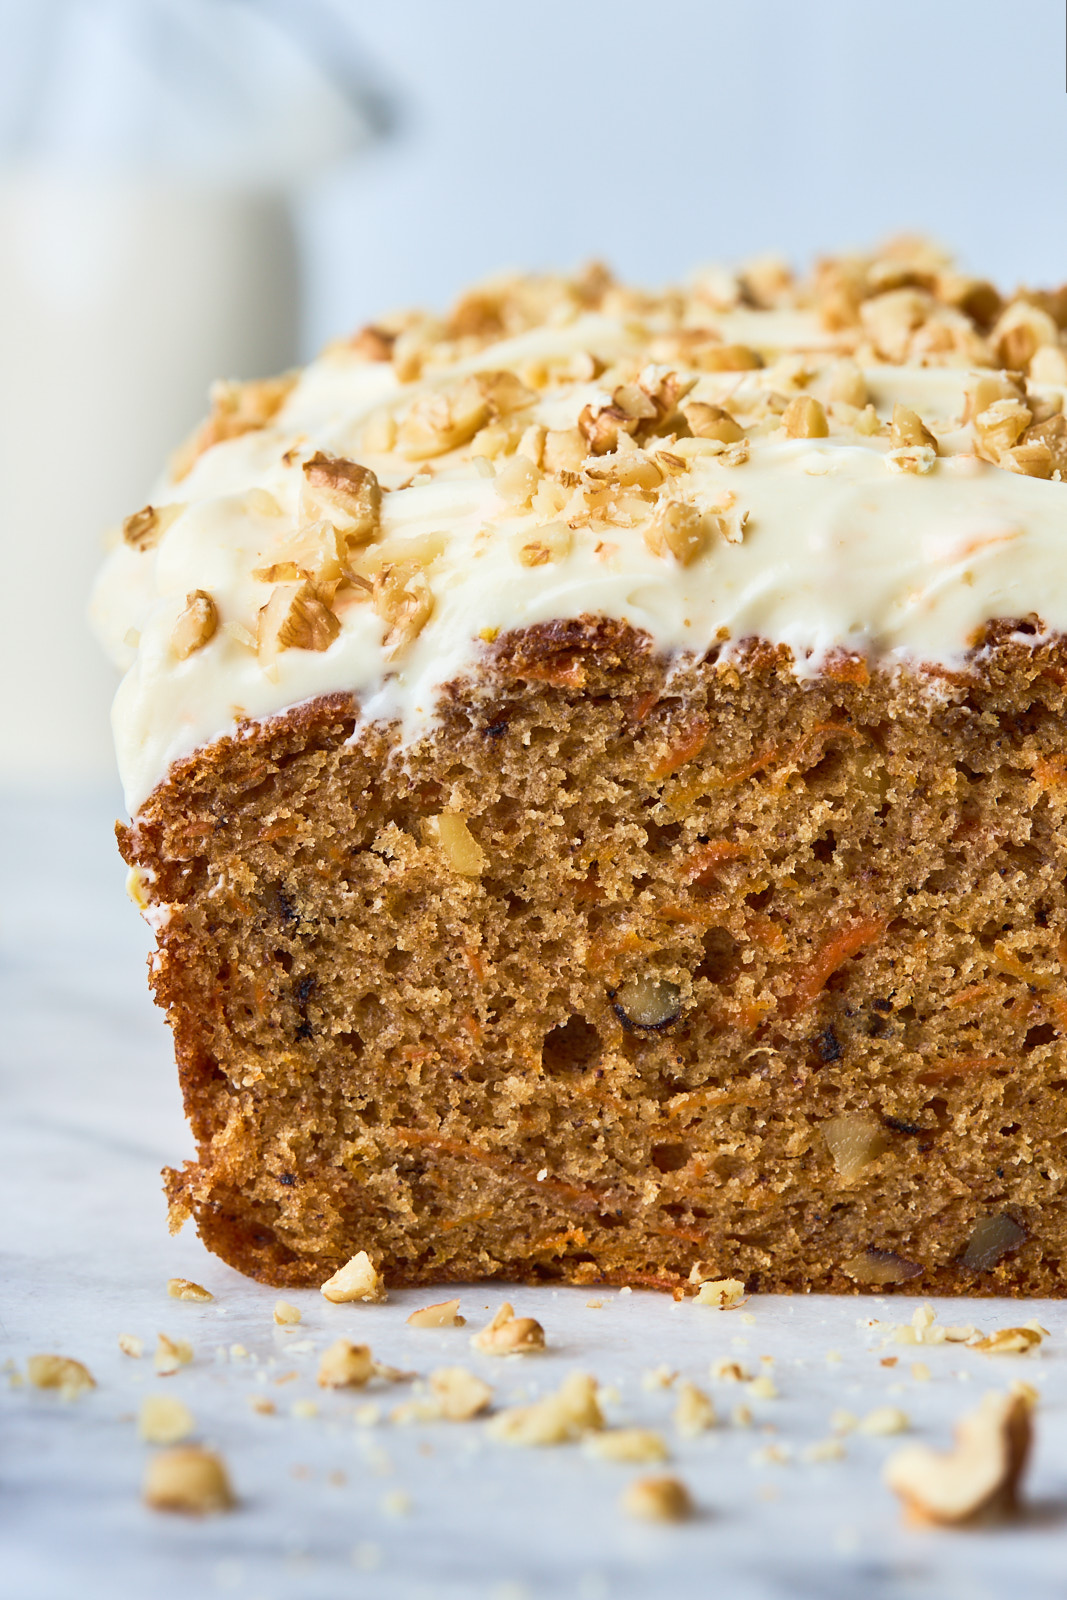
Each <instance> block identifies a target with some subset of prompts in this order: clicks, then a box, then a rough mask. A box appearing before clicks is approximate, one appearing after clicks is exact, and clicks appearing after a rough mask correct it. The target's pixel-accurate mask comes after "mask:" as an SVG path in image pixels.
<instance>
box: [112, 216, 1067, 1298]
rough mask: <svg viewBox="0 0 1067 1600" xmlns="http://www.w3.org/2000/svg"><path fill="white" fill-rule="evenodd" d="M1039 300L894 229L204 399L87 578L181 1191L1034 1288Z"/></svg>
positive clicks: (1059, 1250)
mask: <svg viewBox="0 0 1067 1600" xmlns="http://www.w3.org/2000/svg"><path fill="white" fill-rule="evenodd" d="M1065 327H1067V289H1060V290H1058V291H1053V292H1038V291H1020V292H1018V293H1016V294H1015V295H1014V297H1012V298H1010V299H1005V298H1002V296H1001V295H1000V294H999V293H998V292H997V290H996V289H995V288H993V286H992V285H991V284H989V283H987V282H984V281H981V280H979V279H976V278H972V277H968V276H965V275H963V274H962V273H960V272H959V271H957V270H956V269H955V268H954V267H953V265H952V264H951V262H950V261H948V260H947V259H946V258H945V257H944V256H942V255H941V254H940V253H939V252H937V251H936V250H935V249H933V248H932V247H931V246H929V245H927V244H923V243H920V242H916V241H915V240H904V241H900V242H897V243H895V244H894V245H892V246H890V247H887V248H886V249H885V250H884V251H882V252H881V253H879V254H877V255H874V256H871V257H858V256H857V257H851V256H850V257H845V258H836V259H830V260H825V261H822V262H820V263H819V264H818V265H817V266H816V268H815V270H814V272H813V273H812V274H811V275H810V277H808V278H805V279H797V278H794V276H793V275H792V274H791V273H790V272H789V270H787V268H786V267H785V266H784V265H783V264H781V263H780V262H777V261H773V260H761V261H758V262H755V263H752V264H750V265H749V266H748V267H746V268H744V269H742V270H740V271H738V272H726V271H719V270H716V271H707V272H704V273H701V274H698V275H697V276H695V277H694V278H693V279H692V280H691V281H690V282H689V283H688V284H687V285H686V286H685V287H684V288H681V289H672V290H669V291H667V292H665V293H662V294H646V293H642V292H638V291H635V290H633V289H629V288H626V287H624V286H622V285H620V284H618V283H617V282H615V281H614V280H613V279H612V277H611V276H610V275H609V274H608V273H607V272H606V271H605V270H604V269H602V268H594V269H590V270H588V271H587V272H585V273H584V274H583V275H580V276H578V277H574V278H557V277H518V278H508V279H506V280H500V281H493V282H490V283H488V284H486V285H483V286H482V287H480V288H478V289H476V290H474V291H473V292H472V293H470V294H468V295H467V296H466V297H465V298H463V299H462V300H461V301H460V302H459V304H458V305H456V306H455V308H454V309H453V310H452V312H451V313H450V314H449V315H447V316H445V317H443V318H436V317H432V316H428V315H418V314H409V315H402V316H394V317H389V318H387V319H385V320H383V321H382V322H380V323H378V324H376V325H374V326H370V327H366V328H364V329H363V330H362V331H361V332H359V333H358V334H356V335H355V336H354V337H353V338H351V339H348V340H345V341H342V342H340V343H338V344H335V345H333V346H331V347H330V348H329V349H327V350H326V351H325V353H324V354H323V355H322V356H321V357H320V358H319V359H318V360H316V361H314V362H312V363H311V365H310V366H309V367H307V369H306V370H304V371H303V372H300V373H294V374H290V375H287V376H285V377H282V378H279V379H276V380H272V381H267V382H252V383H244V384H239V383H226V384H222V385H220V386H219V387H218V388H217V390H216V391H215V393H214V395H213V404H212V411H211V415H210V416H209V418H208V420H207V421H206V422H205V423H204V424H203V425H202V427H201V428H200V429H199V431H198V432H197V433H196V435H195V436H194V438H193V439H192V440H191V441H190V443H189V444H188V445H187V446H186V447H185V448H184V449H183V451H182V452H181V453H180V455H179V456H178V458H177V459H176V460H175V462H174V463H173V465H172V469H171V472H170V474H169V476H168V477H167V479H166V481H165V483H164V484H163V485H162V486H161V487H160V489H159V491H158V493H157V494H156V495H155V496H154V498H153V500H152V503H151V505H148V506H145V507H144V508H143V509H142V510H139V511H137V512H135V513H134V514H133V515H132V516H130V517H129V518H128V519H127V520H126V522H125V524H124V525H123V528H122V530H121V536H117V537H116V540H115V543H114V547H113V548H112V550H111V551H110V553H109V555H108V558H107V562H106V566H105V569H104V572H103V574H102V577H101V579H100V582H99V586H98V589H97V593H96V597H95V601H94V610H95V615H96V620H97V625H98V628H99V630H100V632H101V634H102V635H103V636H104V638H105V640H106V641H107V643H108V646H109V648H110V649H111V651H112V653H113V654H114V656H115V658H116V660H117V661H118V662H119V663H120V665H121V666H122V667H123V668H124V669H125V674H126V675H125V678H124V679H123V682H122V685H121V687H120V689H119V692H118V697H117V699H116V703H115V714H114V722H115V736H116V740H117V744H118V752H119V761H120V765H121V770H122V775H123V779H124V782H125V785H126V795H127V802H128V808H129V813H130V817H131V821H130V823H129V825H120V827H119V829H118V835H119V843H120V847H121V850H122V853H123V856H124V857H125V859H126V861H127V863H128V864H129V867H130V889H131V894H132V895H133V897H134V899H135V900H136V902H137V903H138V904H139V906H140V907H141V909H142V910H143V912H144V915H145V916H146V917H147V919H148V920H149V922H150V923H151V925H152V927H153V929H154V930H155V935H156V939H157V944H158V948H157V950H156V952H155V954H154V955H153V957H152V959H151V963H150V967H151V982H152V986H153V989H154V991H155V996H156V999H157V1000H158V1002H159V1004H160V1005H161V1006H162V1007H163V1008H164V1009H165V1011H166V1013H167V1018H168V1021H169V1022H170V1025H171V1027H172V1029H173V1031H174V1039H175V1047H176V1053H177V1061H178V1068H179V1071H180V1074H181V1084H182V1090H183V1093H184V1097H185V1106H186V1110H187V1112H188V1116H189V1120H190V1123H191V1125H192V1130H193V1134H194V1136H195V1140H196V1146H197V1158H196V1160H195V1161H192V1162H188V1163H186V1164H185V1166H184V1167H183V1168H182V1169H181V1170H173V1171H168V1172H167V1174H166V1183H167V1190H168V1194H169V1197H170V1202H171V1215H172V1219H173V1221H174V1222H175V1224H180V1223H181V1222H182V1221H183V1220H184V1219H185V1218H186V1217H189V1216H191V1217H193V1218H194V1219H195V1222H196V1225H197V1227H198V1228H199V1230H200V1234H201V1236H202V1237H203V1239H204V1240H205V1242H206V1243H207V1244H208V1245H209V1246H210V1248H211V1249H212V1250H214V1251H216V1252H217V1253H218V1254H219V1255H220V1256H222V1257H223V1258H224V1259H225V1260H227V1261H229V1262H231V1263H233V1265H235V1266H236V1267H238V1268H240V1269H241V1270H242V1271H244V1272H247V1273H250V1274H252V1275H253V1276H254V1277H257V1278H260V1279H262V1280H265V1281H267V1282H271V1283H275V1284H292V1285H300V1284H320V1283H322V1281H323V1280H324V1279H326V1278H327V1277H328V1276H329V1275H330V1274H331V1273H332V1272H334V1270H335V1269H336V1268H337V1267H338V1266H339V1265H341V1264H342V1263H343V1262H345V1261H346V1260H348V1259H349V1258H350V1257H351V1256H352V1255H353V1254H354V1253H355V1252H357V1251H359V1250H366V1251H368V1252H369V1254H370V1256H371V1259H372V1260H373V1262H374V1263H375V1265H376V1266H377V1267H378V1268H379V1269H380V1270H381V1272H382V1273H383V1275H384V1277H385V1280H386V1282H387V1283H393V1284H411V1283H434V1282H444V1281H447V1280H463V1279H468V1280H469V1279H481V1278H487V1277H494V1276H498V1277H503V1278H510V1279H526V1280H565V1281H569V1282H578V1283H583V1284H591V1283H630V1284H647V1285H657V1286H662V1287H664V1288H671V1289H675V1290H677V1291H679V1292H680V1291H681V1290H683V1289H684V1288H685V1286H687V1285H690V1284H693V1283H698V1282H700V1281H702V1280H704V1279H708V1278H719V1277H725V1276H730V1277H736V1278H740V1279H743V1280H744V1281H745V1282H746V1283H747V1284H748V1286H749V1287H750V1288H757V1287H758V1288H761V1289H764V1290H774V1289H778V1290H784V1289H794V1290H811V1289H830V1290H845V1291H851V1290H856V1289H868V1288H878V1289H880V1290H884V1289H886V1288H892V1287H894V1286H903V1287H905V1288H907V1289H909V1290H922V1291H924V1292H925V1291H937V1292H940V1293H954V1292H967V1293H975V1292H977V1293H1002V1292H1004V1291H1006V1290H1010V1291H1013V1292H1025V1293H1040V1294H1060V1293H1063V1292H1064V1287H1065V1278H1064V1277H1063V1276H1061V1258H1062V1255H1063V1252H1064V1250H1065V1248H1067V1147H1065V1143H1064V1130H1065V1125H1067V724H1065V720H1064V717H1065V711H1067V642H1065V639H1067V484H1065V482H1064V481H1063V480H1064V478H1065V477H1067V417H1065V415H1064V398H1065V395H1067V337H1065V332H1064V329H1065Z"/></svg>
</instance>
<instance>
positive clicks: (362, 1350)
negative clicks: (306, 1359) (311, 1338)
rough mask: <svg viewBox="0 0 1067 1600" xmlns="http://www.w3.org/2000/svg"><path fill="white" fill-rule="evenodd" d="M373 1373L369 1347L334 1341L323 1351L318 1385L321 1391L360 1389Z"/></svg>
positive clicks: (345, 1341)
mask: <svg viewBox="0 0 1067 1600" xmlns="http://www.w3.org/2000/svg"><path fill="white" fill-rule="evenodd" d="M373 1373H374V1360H373V1357H372V1356H371V1352H370V1345H366V1344H353V1343H352V1341H351V1340H350V1339H335V1340H334V1342H333V1344H331V1345H330V1347H329V1348H328V1349H327V1350H324V1351H323V1354H322V1359H321V1361H320V1362H319V1373H318V1383H319V1387H320V1388H322V1389H360V1388H362V1387H363V1385H364V1384H365V1383H366V1382H367V1381H368V1380H369V1379H370V1378H371V1377H372V1375H373Z"/></svg>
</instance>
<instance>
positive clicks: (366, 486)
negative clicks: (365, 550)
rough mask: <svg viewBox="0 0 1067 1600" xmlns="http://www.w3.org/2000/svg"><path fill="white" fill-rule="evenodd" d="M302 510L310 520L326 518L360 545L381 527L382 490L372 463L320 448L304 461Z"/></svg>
mask: <svg viewBox="0 0 1067 1600" xmlns="http://www.w3.org/2000/svg"><path fill="white" fill-rule="evenodd" d="M304 477H305V478H306V480H307V482H306V483H305V485H304V489H303V492H302V494H301V497H300V505H301V510H302V512H303V514H304V516H305V517H306V518H307V519H308V520H309V521H315V520H316V519H318V518H325V520H326V521H327V522H330V523H332V524H333V526H334V527H335V528H336V529H337V530H338V532H339V533H341V534H342V535H343V536H344V539H345V541H346V542H347V544H348V545H349V546H350V547H351V548H352V549H356V548H358V547H359V546H360V545H365V544H369V543H370V542H371V540H372V539H375V538H377V536H378V534H379V532H380V531H381V510H382V491H381V486H380V485H379V483H378V479H377V477H376V476H375V474H374V473H373V472H372V471H371V470H370V468H369V467H361V466H360V465H359V464H358V462H355V461H349V460H347V459H346V458H345V457H344V456H331V455H325V454H324V453H323V452H322V451H321V450H317V451H316V452H315V454H314V455H313V456H311V458H310V459H309V460H307V461H305V462H304Z"/></svg>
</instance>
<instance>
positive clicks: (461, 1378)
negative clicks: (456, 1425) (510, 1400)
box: [430, 1367, 493, 1422]
mask: <svg viewBox="0 0 1067 1600" xmlns="http://www.w3.org/2000/svg"><path fill="white" fill-rule="evenodd" d="M430 1389H431V1392H432V1394H433V1398H434V1401H435V1403H436V1405H437V1409H438V1415H439V1416H441V1417H443V1418H444V1419H445V1420H446V1421H447V1422H468V1421H469V1420H470V1418H471V1417H476V1416H478V1414H479V1413H480V1412H482V1411H485V1410H487V1409H488V1407H489V1403H490V1401H491V1400H492V1398H493V1391H492V1389H491V1388H490V1387H489V1385H488V1384H487V1383H485V1382H484V1381H483V1380H482V1379H481V1378H477V1377H475V1375H474V1373H473V1372H468V1371H467V1369H466V1368H465V1367H438V1368H437V1370H436V1371H435V1372H431V1373H430Z"/></svg>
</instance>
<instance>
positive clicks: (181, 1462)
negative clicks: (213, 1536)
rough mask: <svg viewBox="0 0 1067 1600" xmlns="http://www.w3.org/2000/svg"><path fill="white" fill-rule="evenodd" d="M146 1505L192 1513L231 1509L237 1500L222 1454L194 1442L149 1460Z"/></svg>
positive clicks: (161, 1509) (158, 1509) (145, 1491)
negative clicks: (204, 1448)
mask: <svg viewBox="0 0 1067 1600" xmlns="http://www.w3.org/2000/svg"><path fill="white" fill-rule="evenodd" d="M144 1499H145V1504H146V1505H148V1506H151V1508H152V1510H153V1511H181V1512H185V1513H186V1514H188V1515H190V1516H206V1515H207V1514H209V1513H210V1512H215V1511H230V1510H232V1509H233V1507H234V1505H235V1504H236V1501H235V1499H234V1494H233V1490H232V1488H231V1487H230V1478H229V1474H228V1473H227V1471H226V1467H225V1464H224V1462H223V1460H222V1457H221V1456H218V1455H216V1454H215V1452H214V1451H212V1450H201V1449H198V1448H197V1447H196V1446H194V1445H184V1446H179V1447H178V1448H177V1449H173V1450H164V1451H163V1452H162V1453H161V1454H160V1455H157V1456H154V1457H153V1458H152V1460H151V1461H150V1462H149V1463H148V1470H147V1472H146V1473H145V1480H144Z"/></svg>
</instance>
